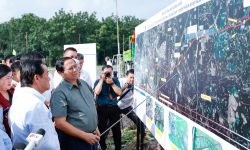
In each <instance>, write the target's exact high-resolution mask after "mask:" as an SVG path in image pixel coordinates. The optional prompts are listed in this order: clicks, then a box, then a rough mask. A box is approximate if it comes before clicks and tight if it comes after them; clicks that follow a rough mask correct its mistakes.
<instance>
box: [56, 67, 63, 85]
mask: <svg viewBox="0 0 250 150" xmlns="http://www.w3.org/2000/svg"><path fill="white" fill-rule="evenodd" d="M62 79H63V78H62V76H61V75H60V74H59V73H58V72H57V71H55V73H54V88H56V87H57V86H58V85H59V84H60V83H61V81H62Z"/></svg>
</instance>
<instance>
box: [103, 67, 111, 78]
mask: <svg viewBox="0 0 250 150" xmlns="http://www.w3.org/2000/svg"><path fill="white" fill-rule="evenodd" d="M106 71H108V72H109V73H110V77H111V78H112V71H113V70H112V69H111V68H105V69H104V70H103V73H105V72H106Z"/></svg>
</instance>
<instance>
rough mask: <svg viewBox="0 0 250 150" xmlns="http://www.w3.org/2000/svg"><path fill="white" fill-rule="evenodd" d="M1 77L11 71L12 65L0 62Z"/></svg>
mask: <svg viewBox="0 0 250 150" xmlns="http://www.w3.org/2000/svg"><path fill="white" fill-rule="evenodd" d="M0 70H1V71H0V79H1V78H2V77H4V76H6V75H7V74H8V73H9V72H11V69H10V67H8V66H6V65H4V64H0Z"/></svg>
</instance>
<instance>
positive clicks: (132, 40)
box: [131, 31, 135, 43]
mask: <svg viewBox="0 0 250 150" xmlns="http://www.w3.org/2000/svg"><path fill="white" fill-rule="evenodd" d="M134 41H135V31H134V34H133V36H132V39H131V43H133V42H134Z"/></svg>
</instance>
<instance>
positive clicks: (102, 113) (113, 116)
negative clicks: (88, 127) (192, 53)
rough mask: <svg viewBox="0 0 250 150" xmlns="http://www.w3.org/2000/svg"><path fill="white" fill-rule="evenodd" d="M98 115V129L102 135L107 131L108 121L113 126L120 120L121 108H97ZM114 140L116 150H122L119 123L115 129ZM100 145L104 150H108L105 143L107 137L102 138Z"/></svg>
mask: <svg viewBox="0 0 250 150" xmlns="http://www.w3.org/2000/svg"><path fill="white" fill-rule="evenodd" d="M97 114H98V120H99V124H98V128H99V131H100V133H101V134H102V133H103V132H104V131H106V129H107V121H108V120H109V121H110V125H111V126H112V125H113V124H114V123H116V122H117V121H118V120H119V119H120V109H119V107H114V108H106V107H101V106H98V107H97ZM112 132H113V139H114V143H115V150H121V129H120V122H119V123H117V124H116V125H115V126H114V127H113V128H112ZM99 143H100V145H101V148H102V150H106V149H107V146H106V143H105V135H103V136H101V139H100V142H99Z"/></svg>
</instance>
